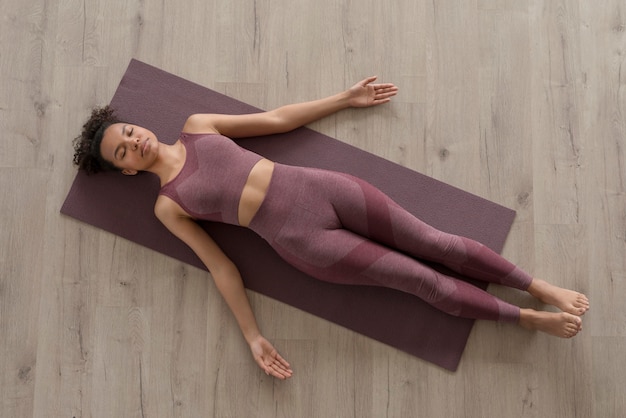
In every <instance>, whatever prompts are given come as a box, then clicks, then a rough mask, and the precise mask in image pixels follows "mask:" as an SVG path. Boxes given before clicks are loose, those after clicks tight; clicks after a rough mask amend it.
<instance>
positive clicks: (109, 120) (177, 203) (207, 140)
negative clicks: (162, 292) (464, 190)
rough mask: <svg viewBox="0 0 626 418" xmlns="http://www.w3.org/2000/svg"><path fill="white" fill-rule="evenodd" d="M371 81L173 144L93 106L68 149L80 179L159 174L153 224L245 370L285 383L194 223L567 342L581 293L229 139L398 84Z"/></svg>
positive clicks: (291, 259) (225, 265) (296, 260)
mask: <svg viewBox="0 0 626 418" xmlns="http://www.w3.org/2000/svg"><path fill="white" fill-rule="evenodd" d="M375 80H376V77H369V78H367V79H365V80H363V81H361V82H359V83H357V84H355V85H354V86H353V87H351V88H350V89H348V90H346V91H344V92H341V93H339V94H336V95H333V96H330V97H327V98H324V99H321V100H315V101H310V102H305V103H299V104H292V105H288V106H283V107H280V108H277V109H275V110H272V111H269V112H261V113H256V114H246V115H218V114H196V115H192V116H190V117H189V118H188V119H187V121H186V123H185V125H184V126H183V133H182V134H181V136H180V139H179V140H178V141H177V142H176V143H174V144H173V145H166V144H163V143H160V142H159V141H158V140H157V138H156V136H155V135H154V133H153V132H151V131H149V130H147V129H145V128H143V127H140V126H136V125H133V124H130V123H123V122H119V121H118V120H116V119H115V116H114V114H113V110H112V109H110V108H108V107H106V108H103V109H96V110H94V111H93V113H92V116H91V119H90V120H89V121H88V122H87V123H86V124H85V125H84V127H83V132H82V135H81V136H80V137H78V138H77V139H76V141H75V144H74V145H75V154H74V162H75V163H76V164H77V165H79V167H80V168H82V169H85V170H87V172H88V173H93V172H97V171H100V170H108V169H116V170H120V171H121V172H122V173H123V174H126V175H135V174H137V173H138V172H139V171H148V172H151V173H154V174H156V175H157V176H158V177H159V179H160V182H161V191H160V193H159V196H158V198H157V200H156V204H155V213H156V215H157V217H158V218H159V220H160V221H161V222H162V223H163V224H164V225H165V226H166V227H167V228H168V229H169V230H170V231H171V232H172V233H173V234H174V235H175V236H177V237H178V238H180V239H181V240H182V241H184V242H185V243H186V244H187V245H189V247H191V249H192V250H193V251H194V252H195V253H196V254H197V255H198V257H199V258H200V259H201V260H202V262H203V263H204V264H205V265H206V267H207V268H208V269H209V271H210V272H211V275H212V276H213V278H214V280H215V283H216V285H217V287H218V289H219V291H220V292H221V294H222V296H223V297H224V299H225V300H226V303H227V304H228V306H229V307H230V309H231V310H232V312H233V314H234V315H235V318H236V320H237V322H238V324H239V327H240V328H241V331H242V333H243V335H244V337H245V339H246V341H247V342H248V344H249V346H250V349H251V351H252V355H253V357H254V359H255V361H256V362H257V363H258V365H259V366H260V367H261V368H262V369H263V370H264V371H265V373H267V374H271V375H272V376H275V377H277V378H281V379H285V378H288V377H290V376H291V375H292V370H291V368H290V366H289V363H287V362H286V361H285V360H284V359H283V358H282V357H281V356H280V355H279V354H278V353H277V351H276V350H275V349H274V347H273V346H272V345H271V344H270V343H269V342H268V341H267V340H266V339H265V338H264V337H263V336H262V335H261V333H260V331H259V328H258V326H257V324H256V321H255V318H254V314H253V313H252V310H251V307H250V304H249V302H248V299H247V296H246V293H245V291H244V287H243V283H242V280H241V277H240V275H239V272H238V270H237V268H236V267H235V265H234V264H233V263H232V262H231V261H230V260H229V259H228V258H227V257H226V256H225V254H224V253H223V252H222V251H221V250H220V248H219V247H218V246H217V245H216V243H215V242H214V241H213V240H212V239H211V237H209V236H208V235H207V233H206V232H205V231H204V230H203V229H202V228H201V227H200V226H199V225H198V224H197V223H196V222H195V221H196V220H200V219H203V220H213V221H221V222H226V223H231V224H235V225H240V226H243V227H248V228H250V229H252V230H254V231H255V232H256V233H258V234H259V235H260V236H261V237H263V238H264V239H265V240H267V241H268V242H269V243H270V245H272V247H273V248H274V249H275V250H276V251H277V252H278V254H279V255H281V257H283V258H284V259H285V261H287V262H288V263H290V264H292V265H293V266H295V267H296V268H298V269H300V270H302V271H304V272H305V273H308V274H309V275H311V276H313V277H316V278H318V279H321V280H327V281H331V282H335V283H344V284H363V285H375V286H386V287H391V288H395V289H398V290H402V291H405V292H409V293H412V294H415V295H417V296H418V297H420V298H422V299H423V300H425V301H426V302H428V303H430V304H431V305H433V306H435V307H436V308H438V309H441V310H442V311H444V312H447V313H449V314H452V315H457V316H463V317H469V318H475V319H489V320H496V321H505V322H511V323H516V324H519V325H521V326H523V327H525V328H528V329H537V330H541V331H544V332H547V333H549V334H552V335H556V336H559V337H564V338H569V337H573V336H574V335H576V334H577V333H578V332H579V331H580V330H581V327H582V321H581V319H580V316H581V315H583V314H584V313H585V312H586V311H587V310H588V308H589V302H588V300H587V298H586V297H585V296H584V295H582V294H580V293H578V292H574V291H571V290H567V289H562V288H558V287H556V286H553V285H550V284H548V283H547V282H545V281H543V280H539V279H534V278H532V277H531V276H529V275H528V274H526V273H525V272H523V271H522V270H520V269H519V268H517V267H515V266H514V265H513V264H511V263H510V262H508V261H506V260H505V259H503V258H502V257H501V256H499V255H498V254H496V253H494V252H493V251H491V250H489V249H487V248H486V247H485V246H483V245H482V244H479V243H477V242H475V241H473V240H470V239H467V238H463V237H459V236H456V235H451V234H446V233H443V232H441V231H438V230H436V229H434V228H432V227H430V226H429V225H426V224H424V223H423V222H421V221H420V220H419V219H417V218H415V217H414V216H412V215H411V214H410V213H408V212H407V211H405V210H404V209H402V208H401V207H399V206H398V205H397V204H396V203H395V202H393V201H392V200H391V199H389V198H388V197H387V196H386V195H384V194H383V193H382V192H380V191H379V190H377V189H376V188H374V187H373V186H371V185H370V184H368V183H366V182H364V181H362V180H360V179H358V178H355V177H352V176H349V175H347V174H342V173H335V172H329V171H324V170H317V169H310V168H301V167H290V166H286V165H282V164H277V163H274V162H272V161H269V160H267V159H265V158H263V157H261V156H259V155H257V154H255V153H252V152H250V151H247V150H244V149H242V148H240V147H239V146H237V145H236V144H235V143H234V142H232V141H231V140H230V139H229V138H228V137H249V136H261V135H268V134H274V133H280V132H286V131H290V130H292V129H295V128H297V127H299V126H302V125H306V124H308V123H310V122H313V121H315V120H318V119H320V118H323V117H325V116H328V115H330V114H332V113H335V112H337V111H339V110H342V109H345V108H348V107H369V106H377V105H381V104H384V103H387V102H389V101H390V100H391V98H392V97H393V96H395V95H396V94H397V91H398V89H397V87H396V86H394V85H393V84H374V81H375ZM418 259H423V260H427V261H433V262H437V263H441V264H444V265H446V266H447V267H449V268H451V269H452V270H454V271H457V272H460V273H462V274H464V275H466V276H468V277H473V278H476V279H480V280H484V281H488V282H493V283H498V284H503V285H506V286H510V287H515V288H518V289H521V290H524V291H527V292H529V293H530V294H531V295H533V296H535V297H537V298H538V299H539V300H541V301H542V302H544V303H547V304H551V305H554V306H556V307H558V308H559V309H560V310H561V312H558V313H556V312H543V311H535V310H532V309H520V308H519V307H517V306H514V305H511V304H508V303H506V302H503V301H501V300H499V299H497V298H495V297H494V296H492V295H491V294H489V293H487V292H484V291H483V290H481V289H478V288H476V287H474V286H471V285H469V284H467V283H465V282H463V281H459V280H456V279H454V278H451V277H448V276H445V275H442V274H440V273H438V272H436V271H435V270H433V269H430V268H428V267H427V266H426V265H424V264H422V263H421V262H420V261H418Z"/></svg>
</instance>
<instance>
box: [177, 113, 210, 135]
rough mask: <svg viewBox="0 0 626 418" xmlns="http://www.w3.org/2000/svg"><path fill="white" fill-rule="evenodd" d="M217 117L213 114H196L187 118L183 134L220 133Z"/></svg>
mask: <svg viewBox="0 0 626 418" xmlns="http://www.w3.org/2000/svg"><path fill="white" fill-rule="evenodd" d="M217 116H218V115H215V114H212V113H195V114H193V115H191V116H189V117H188V118H187V120H186V121H185V124H184V125H183V132H187V133H191V134H195V133H218V130H217V128H216V126H215V124H216V120H217Z"/></svg>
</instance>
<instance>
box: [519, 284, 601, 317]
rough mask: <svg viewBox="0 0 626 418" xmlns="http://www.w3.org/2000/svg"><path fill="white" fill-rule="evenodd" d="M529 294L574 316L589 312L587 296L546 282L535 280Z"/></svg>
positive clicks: (529, 288)
mask: <svg viewBox="0 0 626 418" xmlns="http://www.w3.org/2000/svg"><path fill="white" fill-rule="evenodd" d="M528 293H530V294H531V295H533V296H534V297H536V298H537V299H539V300H540V301H542V302H543V303H546V304H548V305H553V306H556V307H557V308H559V309H560V310H562V311H563V312H567V313H570V314H572V315H577V316H582V315H584V314H585V312H587V311H588V310H589V299H587V296H585V295H583V294H582V293H579V292H576V291H574V290H569V289H563V288H562V287H558V286H554V285H553V284H550V283H548V282H546V281H545V280H541V279H533V281H532V283H531V284H530V286H529V287H528Z"/></svg>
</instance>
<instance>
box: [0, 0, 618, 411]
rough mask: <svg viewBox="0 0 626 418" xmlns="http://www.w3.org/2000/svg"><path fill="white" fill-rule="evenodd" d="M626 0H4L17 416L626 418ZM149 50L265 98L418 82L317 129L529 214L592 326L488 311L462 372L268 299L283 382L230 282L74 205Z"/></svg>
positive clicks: (525, 218)
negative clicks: (75, 154)
mask: <svg viewBox="0 0 626 418" xmlns="http://www.w3.org/2000/svg"><path fill="white" fill-rule="evenodd" d="M625 9H626V5H625V4H624V2H623V1H621V0H609V1H608V2H605V3H603V4H602V7H598V5H597V4H595V3H594V2H584V1H579V0H559V1H547V0H528V1H513V0H498V1H485V0H475V1H469V2H467V1H461V0H455V1H446V2H426V1H414V0H398V1H395V2H391V3H390V2H376V1H373V0H368V1H361V2H356V1H350V0H348V1H342V2H336V1H333V0H319V1H316V2H310V1H306V0H295V1H294V0H292V1H287V0H273V1H271V2H270V1H264V0H257V1H255V2H250V1H247V0H211V1H202V0H189V1H188V2H186V3H185V4H179V3H172V2H146V1H139V2H130V3H129V2H105V1H103V0H86V1H84V2H78V1H75V0H62V1H57V2H52V1H49V0H27V1H19V0H5V1H4V3H3V6H2V14H1V15H0V39H2V41H1V43H0V74H2V77H3V88H2V89H0V130H1V132H2V135H3V136H2V139H1V140H0V174H2V176H0V187H1V190H2V191H3V199H1V200H0V213H2V216H1V217H0V236H1V237H2V240H1V241H0V250H1V251H2V254H3V258H2V262H1V263H0V264H1V265H0V354H1V356H0V375H1V376H2V377H0V389H1V390H0V393H1V394H0V416H3V417H4V416H7V417H13V416H15V417H29V416H33V417H68V416H72V417H99V416H146V417H148V416H158V417H164V416H174V417H176V416H180V417H189V416H214V417H230V416H232V417H240V416H247V417H255V416H258V417H264V418H265V417H284V416H302V417H314V416H328V417H345V416H359V417H380V416H386V417H405V416H418V417H420V416H424V417H444V416H445V417H468V416H471V417H474V416H475V417H478V416H480V417H483V416H485V417H490V416H494V417H495V416H498V417H500V416H512V417H515V416H520V417H544V416H550V417H568V418H569V417H585V418H587V417H602V418H604V417H618V416H622V415H623V414H624V411H625V410H626V404H625V400H624V396H623V394H622V392H620V390H619V389H620V388H621V387H623V386H624V385H625V384H626V381H625V377H624V375H623V373H621V372H620V371H621V369H623V368H624V364H623V363H624V356H623V355H622V354H621V353H622V351H623V347H624V344H625V343H626V342H625V341H624V337H625V335H626V327H625V326H624V324H625V323H626V314H625V313H624V312H625V311H624V309H623V307H622V305H623V300H622V299H623V297H622V296H623V294H624V292H626V289H624V282H625V279H626V264H625V263H626V261H625V260H626V257H624V254H626V238H625V237H626V217H624V210H625V209H624V208H626V190H625V186H624V185H625V184H626V169H625V167H626V157H625V152H624V150H625V145H624V144H625V142H624V137H625V133H626V120H625V116H624V115H626V95H625V92H626V89H624V74H625V73H626V72H624V71H623V66H624V62H625V58H624V57H626V30H624V28H625V27H626V21H625V20H624V19H625V18H624V17H625V16H626V10H625ZM131 57H136V58H138V59H141V60H143V61H145V62H148V63H150V64H153V65H156V66H159V67H161V68H163V69H164V70H166V71H170V72H173V73H175V74H177V75H180V76H182V77H185V78H187V79H190V80H192V81H195V82H198V83H200V84H203V85H206V86H207V87H210V88H215V89H216V90H218V91H221V92H224V93H226V94H229V95H231V96H233V97H236V98H238V99H240V100H243V101H246V102H248V103H250V104H252V105H255V106H258V107H260V108H264V109H269V108H273V107H276V106H279V105H282V104H286V103H290V102H293V101H300V100H308V99H311V98H317V97H320V96H323V95H326V94H331V93H334V92H336V91H337V90H339V89H342V88H345V87H348V86H349V85H351V84H352V83H354V82H356V81H358V80H359V79H360V78H362V77H365V76H367V75H371V74H377V75H378V76H379V77H380V79H381V80H384V81H387V80H389V81H393V82H395V83H397V84H398V85H399V86H400V88H401V94H400V95H399V96H398V97H397V98H396V99H397V100H395V103H394V104H392V105H390V106H386V107H385V108H380V109H369V110H361V111H346V112H343V113H341V114H338V115H334V116H332V117H329V118H327V119H325V120H323V121H320V122H318V123H315V124H313V125H312V126H313V127H314V128H315V129H318V130H320V131H322V132H324V133H326V134H329V135H331V136H335V137H337V138H338V139H340V140H342V141H345V142H347V143H350V144H353V145H355V146H358V147H360V148H362V149H365V150H368V151H370V152H373V153H375V154H377V155H381V156H383V157H385V158H388V159H391V160H393V161H396V162H398V163H400V164H402V165H404V166H407V167H410V168H414V169H417V170H419V171H421V172H424V173H426V174H429V175H432V176H434V177H436V178H438V179H441V180H443V181H446V182H448V183H452V184H453V185H456V186H459V187H461V188H463V189H465V190H468V191H471V192H474V193H477V194H479V195H481V196H484V197H487V198H490V199H492V200H495V201H497V202H499V203H502V204H504V205H506V206H509V207H512V208H514V209H516V210H517V213H518V215H517V218H516V221H515V224H514V226H513V230H512V232H511V234H510V236H509V239H508V241H507V245H506V248H505V254H506V255H507V256H508V257H509V258H510V259H512V260H513V261H515V262H516V263H519V264H520V265H521V266H522V267H523V268H525V269H527V270H528V271H530V272H531V273H534V274H537V275H541V276H544V277H545V278H547V279H550V280H552V281H554V282H556V283H559V284H561V285H567V286H573V287H577V288H579V289H581V290H583V291H588V292H589V294H590V295H591V297H592V304H593V305H592V310H591V311H590V312H589V313H588V314H587V315H586V317H585V318H584V331H583V333H582V335H580V336H578V337H577V338H575V339H573V340H571V341H560V340H556V339H553V338H550V337H547V336H545V335H541V334H538V333H532V332H528V331H525V330H521V329H518V328H517V327H514V326H510V325H503V324H493V323H486V322H484V323H483V322H481V323H478V324H477V326H476V327H475V328H474V330H473V332H472V335H471V337H470V340H469V342H468V346H467V348H466V350H465V353H464V357H463V359H462V362H461V365H460V367H459V370H458V371H457V372H456V373H449V372H446V371H443V370H441V369H438V368H437V367H435V366H432V365H431V364H428V363H426V362H424V361H421V360H419V359H416V358H414V357H412V356H409V355H407V354H404V353H401V352H399V351H397V350H395V349H393V348H390V347H387V346H385V345H383V344H380V343H378V342H375V341H372V340H370V339H368V338H365V337H363V336H360V335H357V334H355V333H353V332H351V331H348V330H345V329H344V328H342V327H339V326H337V325H334V324H331V323H328V322H326V321H324V320H321V319H319V318H315V317H313V316H311V315H308V314H306V313H303V312H301V311H299V310H297V309H295V308H292V307H289V306H286V305H284V304H281V303H279V302H276V301H273V300H271V299H269V298H267V297H264V296H261V295H257V294H254V293H250V299H251V302H252V304H253V307H254V310H255V312H256V313H257V316H258V320H259V323H260V325H261V328H262V330H263V332H264V333H265V335H266V336H268V337H269V338H270V339H271V340H272V341H274V342H275V343H276V345H277V346H278V347H279V349H280V350H281V352H282V353H283V354H284V355H285V356H286V357H287V358H288V360H290V361H291V363H292V365H293V367H294V371H295V375H294V378H293V379H292V380H291V381H288V382H277V381H275V380H273V379H270V378H267V377H266V376H265V375H264V374H263V373H262V372H261V371H260V370H259V369H258V368H257V367H256V365H255V364H254V362H253V361H252V359H251V357H250V354H249V350H248V347H247V346H246V344H245V341H244V340H243V338H242V337H241V336H240V335H239V332H238V330H237V327H236V324H235V321H234V319H233V318H232V315H231V314H230V313H229V312H228V309H227V307H226V306H225V304H224V302H223V301H222V299H221V298H220V296H219V294H218V292H217V291H216V289H215V286H214V284H213V283H212V281H211V277H210V275H208V274H207V273H206V272H204V271H200V270H198V269H195V268H192V267H188V266H184V265H182V264H180V263H179V262H177V261H175V260H172V259H169V258H167V257H163V256H161V255H159V254H156V253H153V252H151V251H148V250H146V249H144V248H141V247H138V246H136V245H134V244H132V243H129V242H126V241H124V240H122V239H120V238H117V237H114V236H112V235H110V234H108V233H105V232H102V231H100V230H98V229H96V228H92V227H90V226H86V225H83V224H80V223H78V222H76V221H74V220H72V219H67V218H65V217H62V216H60V215H59V213H58V210H59V207H60V206H61V204H62V202H63V200H64V198H65V196H66V193H67V191H68V189H69V186H70V184H71V182H72V179H73V177H74V173H75V170H74V168H73V167H72V166H71V146H70V142H71V140H72V138H74V137H75V136H76V135H77V134H78V132H79V130H80V126H81V125H82V123H83V121H84V119H85V117H86V116H87V115H88V113H89V110H90V108H91V107H93V106H95V105H98V104H104V103H106V102H107V101H108V100H110V98H111V96H112V95H113V93H114V91H115V88H116V87H117V85H118V83H119V80H120V77H121V76H122V74H123V73H124V71H125V70H126V67H127V65H128V61H129V60H130V58H131ZM491 291H492V292H494V293H496V294H497V295H499V296H501V297H502V298H503V299H506V300H508V301H512V302H514V303H516V304H520V305H523V306H533V307H536V308H541V307H542V306H541V305H540V304H538V303H537V302H536V301H533V300H532V298H530V297H528V296H527V295H524V294H523V293H522V292H518V291H515V290H510V289H503V288H496V287H493V289H491ZM390 326H392V325H390Z"/></svg>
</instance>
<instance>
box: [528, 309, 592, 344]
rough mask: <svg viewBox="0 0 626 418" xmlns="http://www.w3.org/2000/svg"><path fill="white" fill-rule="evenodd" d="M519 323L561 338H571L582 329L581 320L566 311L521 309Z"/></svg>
mask: <svg viewBox="0 0 626 418" xmlns="http://www.w3.org/2000/svg"><path fill="white" fill-rule="evenodd" d="M519 324H520V325H521V326H522V327H524V328H526V329H531V330H538V331H542V332H545V333H548V334H550V335H554V336H556V337H561V338H572V337H574V336H575V335H576V334H578V333H579V332H580V331H581V330H582V320H581V319H580V318H579V317H578V316H576V315H572V314H570V313H568V312H558V313H557V312H545V311H535V310H534V309H521V310H520V321H519Z"/></svg>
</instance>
